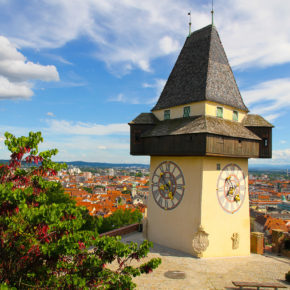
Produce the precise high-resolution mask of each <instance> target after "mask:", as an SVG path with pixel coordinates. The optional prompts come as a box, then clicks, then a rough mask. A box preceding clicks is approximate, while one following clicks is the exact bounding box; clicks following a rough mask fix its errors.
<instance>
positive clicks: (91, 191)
mask: <svg viewBox="0 0 290 290" xmlns="http://www.w3.org/2000/svg"><path fill="white" fill-rule="evenodd" d="M83 190H85V191H86V192H88V193H90V194H92V193H93V189H92V188H91V187H87V186H83Z"/></svg>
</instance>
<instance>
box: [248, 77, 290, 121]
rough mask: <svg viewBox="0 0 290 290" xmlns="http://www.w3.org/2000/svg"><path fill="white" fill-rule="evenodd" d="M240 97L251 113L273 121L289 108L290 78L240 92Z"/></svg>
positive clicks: (267, 82) (265, 83) (272, 81)
mask: <svg viewBox="0 0 290 290" xmlns="http://www.w3.org/2000/svg"><path fill="white" fill-rule="evenodd" d="M242 95H243V99H244V101H245V103H246V104H247V105H248V106H249V107H250V108H251V112H252V113H257V114H264V115H267V118H268V119H269V120H270V119H272V120H274V119H276V118H277V117H279V116H280V115H281V114H284V113H285V112H286V110H287V109H289V108H290V78H283V79H275V80H270V81H266V82H263V83H260V84H258V85H256V86H254V87H252V88H250V89H248V90H244V91H242Z"/></svg>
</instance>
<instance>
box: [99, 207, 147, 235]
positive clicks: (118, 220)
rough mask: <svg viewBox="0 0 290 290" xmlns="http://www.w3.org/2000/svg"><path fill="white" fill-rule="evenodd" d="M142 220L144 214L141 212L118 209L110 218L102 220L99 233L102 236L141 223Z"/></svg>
mask: <svg viewBox="0 0 290 290" xmlns="http://www.w3.org/2000/svg"><path fill="white" fill-rule="evenodd" d="M141 219H142V213H141V212H140V211H139V210H133V211H132V210H130V209H125V210H122V209H117V210H116V211H115V212H114V213H113V214H111V215H110V216H109V217H107V218H104V219H102V222H101V223H100V224H101V225H100V226H99V228H98V231H99V233H100V234H101V233H105V232H109V231H112V230H114V229H118V228H120V227H123V226H126V225H130V224H134V223H139V222H140V221H141Z"/></svg>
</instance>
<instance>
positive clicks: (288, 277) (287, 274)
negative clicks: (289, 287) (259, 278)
mask: <svg viewBox="0 0 290 290" xmlns="http://www.w3.org/2000/svg"><path fill="white" fill-rule="evenodd" d="M285 279H286V281H287V282H290V271H288V272H287V273H286V274H285Z"/></svg>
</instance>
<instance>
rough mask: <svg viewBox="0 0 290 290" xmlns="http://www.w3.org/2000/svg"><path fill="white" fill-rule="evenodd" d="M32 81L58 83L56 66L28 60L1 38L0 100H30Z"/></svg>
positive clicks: (4, 38)
mask: <svg viewBox="0 0 290 290" xmlns="http://www.w3.org/2000/svg"><path fill="white" fill-rule="evenodd" d="M31 80H42V81H58V80H59V76H58V72H57V70H56V67H55V66H52V65H46V66H43V65H40V64H38V63H37V64H36V63H33V62H30V61H27V60H26V57H25V56H24V55H23V54H22V53H20V52H19V51H18V50H17V48H16V47H15V46H14V45H12V43H11V42H10V41H9V40H8V39H7V38H6V37H4V36H0V99H30V97H31V96H32V95H33V91H32V88H33V84H32V83H31V82H30V81H31Z"/></svg>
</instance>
